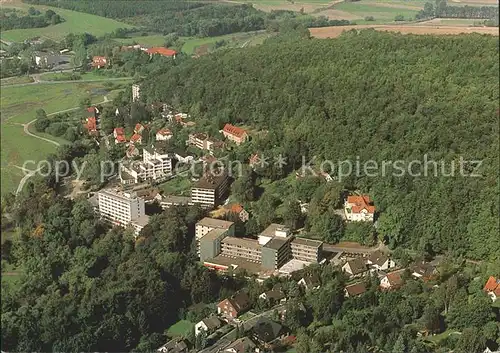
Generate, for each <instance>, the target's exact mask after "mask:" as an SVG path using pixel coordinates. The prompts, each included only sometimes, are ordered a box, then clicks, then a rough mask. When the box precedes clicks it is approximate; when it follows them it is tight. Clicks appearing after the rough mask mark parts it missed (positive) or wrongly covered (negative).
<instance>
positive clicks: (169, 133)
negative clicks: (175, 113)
mask: <svg viewBox="0 0 500 353" xmlns="http://www.w3.org/2000/svg"><path fill="white" fill-rule="evenodd" d="M157 134H160V135H163V136H166V135H172V131H170V130H169V129H161V130H159V131H158V132H157Z"/></svg>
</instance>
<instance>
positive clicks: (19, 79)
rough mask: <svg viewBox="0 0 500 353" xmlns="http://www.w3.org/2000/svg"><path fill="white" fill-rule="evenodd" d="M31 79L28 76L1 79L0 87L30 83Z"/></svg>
mask: <svg viewBox="0 0 500 353" xmlns="http://www.w3.org/2000/svg"><path fill="white" fill-rule="evenodd" d="M31 82H33V79H32V78H31V77H30V76H16V77H9V78H2V80H1V81H0V85H2V86H8V85H18V84H22V83H31Z"/></svg>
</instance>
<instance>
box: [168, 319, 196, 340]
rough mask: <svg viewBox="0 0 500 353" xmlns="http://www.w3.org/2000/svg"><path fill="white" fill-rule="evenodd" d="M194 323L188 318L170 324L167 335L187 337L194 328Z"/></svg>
mask: <svg viewBox="0 0 500 353" xmlns="http://www.w3.org/2000/svg"><path fill="white" fill-rule="evenodd" d="M193 327H194V324H193V323H192V322H191V321H188V320H180V321H177V322H176V323H175V324H173V325H172V326H170V327H169V328H168V330H167V335H168V336H169V337H177V336H183V337H186V336H187V335H188V334H189V332H190V331H191V330H192V329H193Z"/></svg>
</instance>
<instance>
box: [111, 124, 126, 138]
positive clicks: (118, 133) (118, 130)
mask: <svg viewBox="0 0 500 353" xmlns="http://www.w3.org/2000/svg"><path fill="white" fill-rule="evenodd" d="M123 135H125V129H124V128H122V127H115V129H114V130H113V136H114V137H115V138H116V137H118V136H123Z"/></svg>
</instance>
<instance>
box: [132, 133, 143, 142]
mask: <svg viewBox="0 0 500 353" xmlns="http://www.w3.org/2000/svg"><path fill="white" fill-rule="evenodd" d="M130 143H131V144H134V143H138V144H141V143H142V136H141V135H140V134H133V135H132V137H131V138H130Z"/></svg>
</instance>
